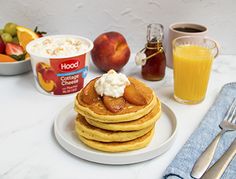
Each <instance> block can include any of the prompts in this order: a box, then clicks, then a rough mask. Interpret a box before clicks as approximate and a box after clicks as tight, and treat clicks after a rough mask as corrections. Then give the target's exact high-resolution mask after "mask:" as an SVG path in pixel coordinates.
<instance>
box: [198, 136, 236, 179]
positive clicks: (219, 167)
mask: <svg viewBox="0 0 236 179" xmlns="http://www.w3.org/2000/svg"><path fill="white" fill-rule="evenodd" d="M235 155H236V138H235V139H234V141H233V142H232V144H231V145H230V147H229V148H228V149H227V151H226V152H225V153H224V154H223V155H222V156H221V157H220V159H219V160H217V161H216V162H215V164H214V165H212V166H211V167H210V168H209V169H208V170H207V171H206V172H205V173H204V174H203V176H202V177H201V179H220V177H221V176H222V175H223V173H224V171H225V170H226V168H227V167H228V165H229V164H230V162H231V160H233V158H234V157H235Z"/></svg>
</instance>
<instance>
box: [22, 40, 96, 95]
mask: <svg viewBox="0 0 236 179" xmlns="http://www.w3.org/2000/svg"><path fill="white" fill-rule="evenodd" d="M92 48H93V43H92V41H90V40H89V39H87V38H84V37H80V36H75V35H53V36H45V37H42V38H39V39H36V40H34V41H32V42H30V43H29V44H28V45H27V46H26V51H27V52H28V53H29V54H30V57H31V65H32V69H33V73H34V79H35V83H36V86H37V89H38V90H39V91H40V92H42V93H44V94H50V95H66V94H71V93H75V92H78V91H79V90H80V89H81V88H83V85H84V78H85V77H86V76H87V73H88V65H87V64H88V61H89V59H88V58H89V52H90V51H91V50H92Z"/></svg>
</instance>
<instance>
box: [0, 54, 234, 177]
mask: <svg viewBox="0 0 236 179" xmlns="http://www.w3.org/2000/svg"><path fill="white" fill-rule="evenodd" d="M122 72H123V73H125V74H126V75H132V76H135V77H137V78H140V79H141V76H140V68H139V67H137V66H136V65H135V64H134V56H131V58H130V61H129V63H128V64H127V65H126V66H125V68H124V69H123V70H122ZM100 74H101V72H99V71H98V70H97V69H96V68H95V67H93V65H90V73H89V74H88V77H87V78H86V82H87V81H89V80H90V79H92V78H93V77H95V76H97V75H100ZM232 81H236V56H230V55H227V56H219V57H218V58H217V59H216V60H215V62H214V65H213V70H212V74H211V78H210V82H209V86H208V91H207V96H206V99H205V100H204V101H203V102H202V103H200V104H197V105H184V104H180V103H177V102H176V101H175V100H174V99H173V74H172V70H171V69H169V68H167V71H166V76H165V78H164V80H162V81H160V82H147V81H145V82H146V83H147V84H148V85H149V86H150V87H152V88H153V89H154V90H155V92H156V94H157V95H158V96H159V98H160V99H161V101H163V102H164V103H166V104H167V105H168V106H169V107H171V109H172V110H173V111H174V112H175V114H176V116H177V119H178V123H179V129H178V133H177V137H176V140H175V142H174V144H173V146H172V147H171V148H170V149H169V150H168V151H167V152H166V153H164V154H163V155H161V156H159V157H157V158H154V159H152V160H149V161H146V162H142V163H138V164H132V165H123V166H111V165H102V164H96V163H92V162H88V161H85V160H82V159H80V158H77V157H75V156H73V155H72V154H70V153H68V152H66V151H65V150H64V149H62V148H61V147H60V146H59V144H58V143H57V141H56V140H55V137H54V133H53V121H54V119H55V116H56V115H57V114H58V113H59V111H60V110H61V109H62V108H63V107H64V106H65V105H67V104H68V103H71V102H72V101H73V100H74V97H75V94H73V95H70V96H65V97H53V96H47V95H43V94H41V93H39V92H38V91H37V90H36V88H35V86H34V81H33V74H32V72H29V73H26V74H22V75H18V76H0V82H1V83H0V179H76V178H79V179H97V178H102V179H111V178H113V179H120V178H122V179H147V178H148V179H159V178H161V177H162V174H163V172H164V170H165V168H166V167H167V166H168V165H169V163H170V162H171V161H172V159H173V158H174V156H175V155H176V153H177V152H178V151H179V149H180V148H181V147H182V146H183V144H184V143H185V142H186V140H187V139H188V137H189V136H190V135H191V133H192V132H193V130H194V129H195V128H196V127H197V126H198V124H199V122H200V121H201V119H202V118H203V116H204V114H205V113H206V112H207V110H208V108H209V107H210V106H211V104H212V103H213V101H214V99H215V97H216V95H217V94H218V92H219V91H220V89H221V87H222V86H223V85H224V84H226V83H228V82H232Z"/></svg>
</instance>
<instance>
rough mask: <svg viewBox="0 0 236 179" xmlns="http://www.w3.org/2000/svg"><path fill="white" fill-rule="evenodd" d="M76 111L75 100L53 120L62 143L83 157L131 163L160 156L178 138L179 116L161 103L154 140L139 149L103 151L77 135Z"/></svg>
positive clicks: (120, 163) (105, 161)
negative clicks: (160, 112) (84, 141)
mask: <svg viewBox="0 0 236 179" xmlns="http://www.w3.org/2000/svg"><path fill="white" fill-rule="evenodd" d="M75 118H76V112H75V111H74V108H73V104H69V105H67V106H66V107H65V108H63V109H62V110H61V111H60V113H59V114H58V116H57V117H56V119H55V121H54V132H55V136H56V139H57V141H58V142H59V144H60V145H61V146H62V147H63V148H65V149H66V150H67V151H68V152H70V153H72V154H74V155H75V156H78V157H80V158H82V159H85V160H88V161H92V162H96V163H102V164H113V165H122V164H131V163H137V162H142V161H145V160H149V159H152V158H154V157H157V156H159V155H161V154H163V153H164V152H166V151H167V150H168V149H169V148H170V147H171V145H172V144H173V141H174V139H175V135H176V130H177V120H176V116H175V114H174V112H173V111H172V110H171V109H170V108H169V107H168V106H167V105H165V104H163V103H162V114H161V118H160V119H159V120H158V122H157V123H156V126H155V134H154V136H153V139H152V141H151V143H150V144H149V145H148V146H147V147H145V148H143V149H139V150H134V151H130V152H120V153H107V152H101V151H98V150H95V149H92V148H90V147H87V146H86V145H85V144H83V143H82V142H81V141H80V140H79V139H78V138H77V137H76V135H75V130H74V120H75Z"/></svg>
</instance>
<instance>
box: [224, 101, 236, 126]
mask: <svg viewBox="0 0 236 179" xmlns="http://www.w3.org/2000/svg"><path fill="white" fill-rule="evenodd" d="M230 108H231V110H230V114H229V116H228V118H227V119H226V120H227V121H229V122H230V123H233V120H234V117H235V112H236V98H234V101H233V103H232V105H231V107H230Z"/></svg>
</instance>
